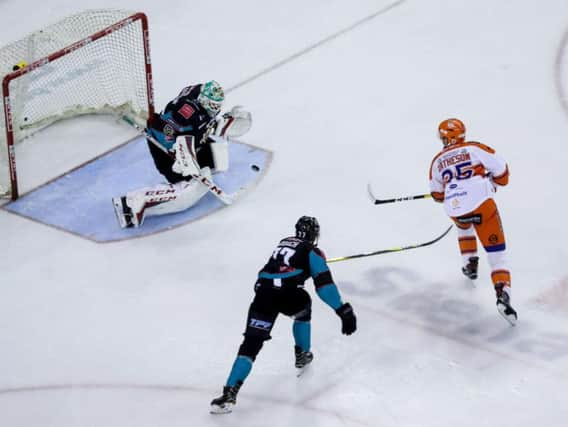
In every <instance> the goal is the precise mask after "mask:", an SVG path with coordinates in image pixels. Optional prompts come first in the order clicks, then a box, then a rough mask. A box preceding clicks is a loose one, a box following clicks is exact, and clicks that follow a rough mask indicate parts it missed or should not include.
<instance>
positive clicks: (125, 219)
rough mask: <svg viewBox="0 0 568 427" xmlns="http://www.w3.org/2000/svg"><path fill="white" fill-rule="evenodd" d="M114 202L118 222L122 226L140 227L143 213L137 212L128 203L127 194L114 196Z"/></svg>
mask: <svg viewBox="0 0 568 427" xmlns="http://www.w3.org/2000/svg"><path fill="white" fill-rule="evenodd" d="M112 204H113V205H114V212H115V213H116V218H117V219H118V223H119V224H120V226H121V227H122V228H132V227H139V226H140V224H141V223H142V221H141V220H142V219H143V215H141V213H136V212H134V211H133V210H132V208H131V207H130V206H129V205H128V202H127V200H126V196H122V197H113V199H112Z"/></svg>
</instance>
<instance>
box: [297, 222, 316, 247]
mask: <svg viewBox="0 0 568 427" xmlns="http://www.w3.org/2000/svg"><path fill="white" fill-rule="evenodd" d="M319 234H320V226H319V224H318V220H317V219H315V218H314V217H313V216H303V217H301V218H300V219H299V220H298V222H296V237H298V238H299V239H303V240H307V241H308V242H310V243H316V242H317V240H318V237H319Z"/></svg>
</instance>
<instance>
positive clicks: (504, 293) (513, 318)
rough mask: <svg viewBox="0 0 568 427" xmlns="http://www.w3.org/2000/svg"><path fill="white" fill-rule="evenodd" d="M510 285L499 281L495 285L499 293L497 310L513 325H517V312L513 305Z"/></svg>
mask: <svg viewBox="0 0 568 427" xmlns="http://www.w3.org/2000/svg"><path fill="white" fill-rule="evenodd" d="M509 289H510V288H509V286H505V285H504V284H503V283H497V284H496V285H495V292H496V294H497V310H498V311H499V313H500V314H501V316H503V317H504V318H505V320H506V321H507V322H509V323H510V324H511V326H515V324H516V323H517V312H516V311H515V309H514V308H513V307H511V296H510V295H509Z"/></svg>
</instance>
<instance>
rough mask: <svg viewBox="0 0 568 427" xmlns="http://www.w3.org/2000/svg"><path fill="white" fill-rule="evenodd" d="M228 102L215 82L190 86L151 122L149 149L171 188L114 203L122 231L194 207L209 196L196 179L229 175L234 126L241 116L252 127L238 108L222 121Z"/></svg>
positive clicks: (138, 192) (158, 188)
mask: <svg viewBox="0 0 568 427" xmlns="http://www.w3.org/2000/svg"><path fill="white" fill-rule="evenodd" d="M224 99H225V95H224V91H223V88H222V87H221V85H220V84H219V83H217V82H216V81H215V80H211V81H209V82H207V83H203V84H196V85H191V86H187V87H185V88H183V89H182V91H181V92H180V93H179V95H178V96H177V97H176V98H175V99H173V100H172V101H170V102H169V103H168V104H167V105H166V107H165V108H164V110H163V111H162V112H161V113H159V114H158V113H154V115H153V116H152V117H150V118H149V119H148V124H147V133H148V147H149V149H150V153H151V155H152V158H153V160H154V164H155V166H156V168H157V169H158V171H159V172H160V173H161V174H162V175H163V176H164V178H165V179H166V181H167V184H159V185H156V186H153V187H147V188H142V189H139V190H135V191H131V192H129V193H127V194H126V195H125V196H123V197H119V198H115V199H113V204H114V206H115V210H116V213H117V217H118V220H119V223H120V225H121V226H122V227H138V226H140V225H141V224H142V221H143V220H144V218H145V217H146V216H151V215H163V214H167V213H173V212H179V211H182V210H185V209H187V208H189V207H191V206H193V205H194V204H195V203H197V201H198V200H199V199H201V197H203V196H204V195H205V194H206V193H207V191H208V187H207V186H205V185H203V184H201V183H200V182H198V181H197V180H195V179H192V178H193V176H194V175H198V176H204V177H206V178H207V179H209V180H211V178H212V174H214V173H215V172H223V171H226V170H227V169H228V167H229V147H228V140H227V139H226V138H224V137H225V135H226V133H227V131H228V129H229V128H230V127H231V126H234V124H235V120H234V119H235V117H236V116H238V117H240V118H241V120H240V123H241V124H242V122H243V121H244V122H246V121H247V120H248V125H249V127H250V113H248V112H245V111H243V110H242V108H241V107H234V108H233V109H232V110H231V111H229V112H228V113H225V114H223V115H221V114H220V112H221V108H222V106H223V102H224ZM246 130H247V131H248V128H247V129H246ZM245 132H246V131H245ZM243 133H244V132H243ZM216 137H217V138H216Z"/></svg>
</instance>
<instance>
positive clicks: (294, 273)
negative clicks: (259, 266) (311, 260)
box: [258, 268, 304, 279]
mask: <svg viewBox="0 0 568 427" xmlns="http://www.w3.org/2000/svg"><path fill="white" fill-rule="evenodd" d="M303 272H304V270H302V269H301V268H297V269H295V270H294V271H288V272H286V273H265V272H261V273H260V274H259V275H258V277H259V278H261V279H287V278H288V277H294V276H299V275H300V274H302V273H303Z"/></svg>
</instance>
